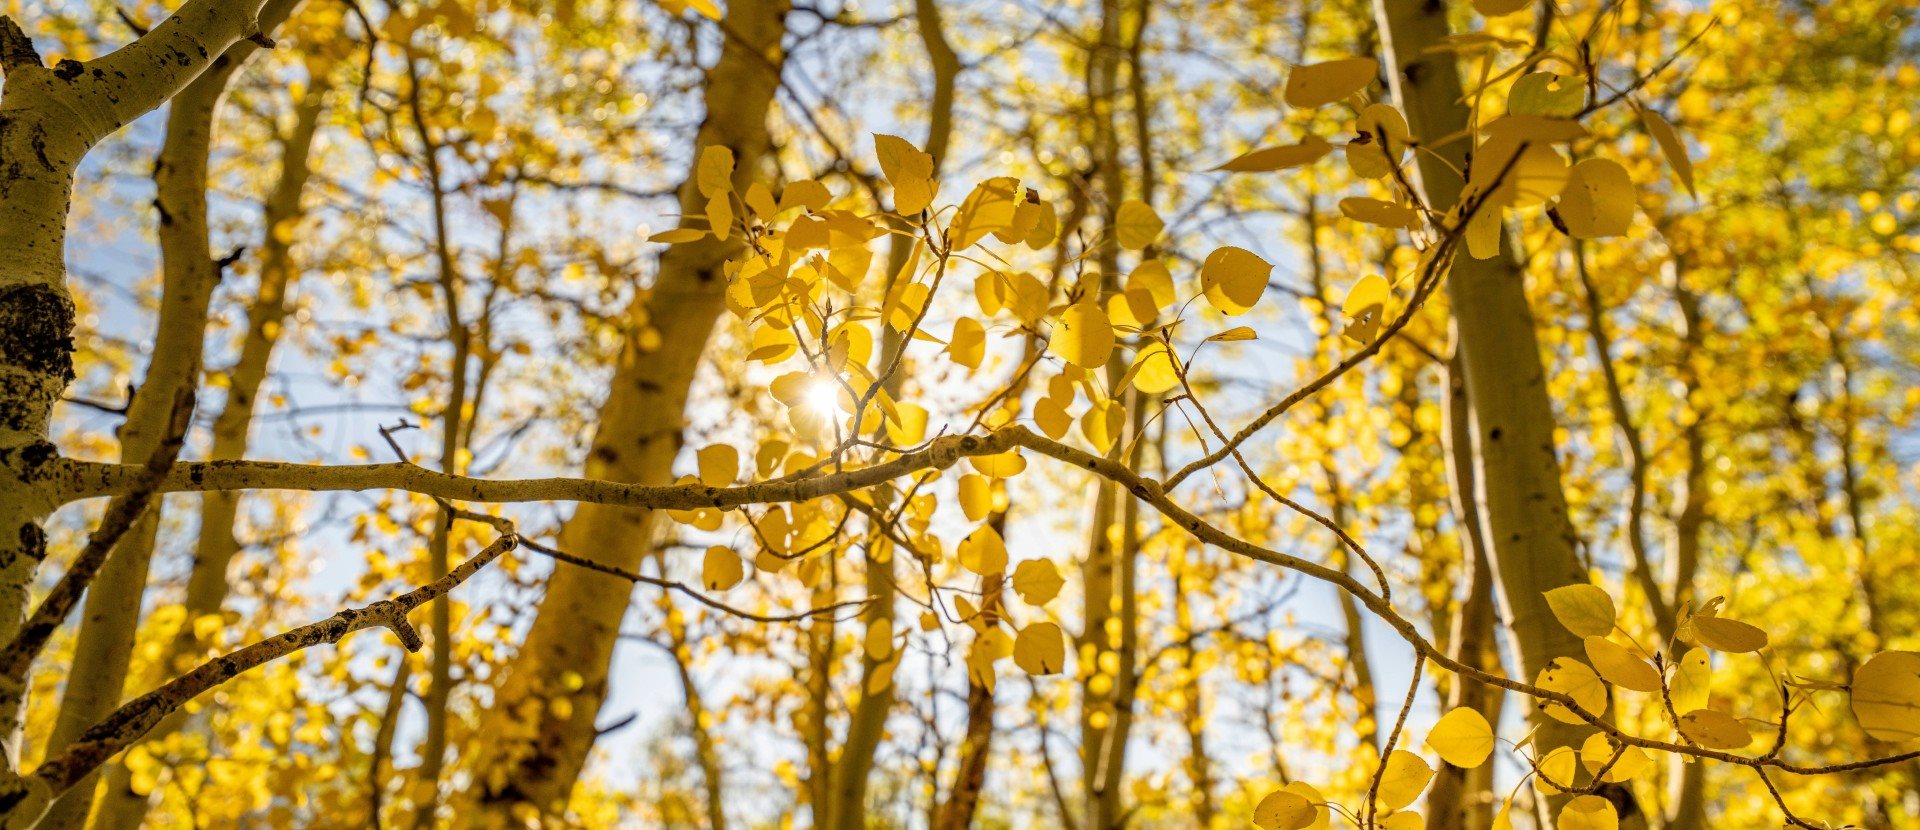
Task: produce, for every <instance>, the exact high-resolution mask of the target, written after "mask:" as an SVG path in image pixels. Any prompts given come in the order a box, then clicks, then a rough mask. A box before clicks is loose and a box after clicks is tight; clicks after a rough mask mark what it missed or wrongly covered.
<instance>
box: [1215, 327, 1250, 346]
mask: <svg viewBox="0 0 1920 830" xmlns="http://www.w3.org/2000/svg"><path fill="white" fill-rule="evenodd" d="M1258 339H1260V335H1259V334H1258V333H1256V332H1255V331H1254V330H1253V327H1252V326H1234V327H1233V328H1230V329H1227V330H1226V331H1223V332H1220V333H1219V334H1216V335H1214V336H1212V337H1209V338H1207V340H1206V342H1208V343H1237V342H1240V341H1242V340H1258Z"/></svg>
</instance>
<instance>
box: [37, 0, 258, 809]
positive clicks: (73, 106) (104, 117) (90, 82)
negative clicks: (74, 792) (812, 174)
mask: <svg viewBox="0 0 1920 830" xmlns="http://www.w3.org/2000/svg"><path fill="white" fill-rule="evenodd" d="M258 8H259V4H258V3H257V2H254V1H253V0H188V2H187V3H186V4H185V5H183V6H181V7H180V9H179V10H178V11H177V12H176V13H175V14H174V15H173V16H172V17H170V18H168V19H167V20H166V21H164V22H162V23H161V24H160V25H159V26H158V27H156V28H155V29H154V30H153V31H151V32H149V33H148V34H146V35H143V36H141V37H140V39H139V40H137V41H135V42H134V43H132V44H130V45H129V46H127V47H124V48H122V49H119V50H117V51H115V52H113V53H111V54H108V55H106V56H104V57H101V58H98V59H95V60H92V61H87V62H84V63H83V62H78V61H62V62H61V63H60V64H59V65H57V66H55V67H53V68H51V69H49V68H47V67H45V66H43V65H42V64H41V60H40V56H39V54H38V53H37V52H36V51H35V49H34V46H33V43H32V41H31V40H30V39H28V38H27V36H26V35H25V34H24V33H23V32H22V31H21V29H20V27H19V26H18V25H17V24H15V23H14V22H13V20H12V19H10V18H5V17H0V75H4V77H5V83H4V86H0V468H3V469H4V472H3V473H0V525H4V526H5V527H7V528H9V529H8V530H7V531H5V532H0V636H3V637H5V638H7V639H9V640H11V639H12V638H13V637H14V636H15V635H16V634H17V633H18V631H19V626H20V623H21V620H22V619H23V615H24V613H25V610H26V604H27V589H28V585H29V584H30V583H31V582H32V580H33V576H34V571H35V570H36V569H37V567H38V566H39V563H40V561H41V560H43V559H44V558H45V557H46V533H45V531H44V529H43V528H42V527H41V524H40V523H41V521H42V520H44V519H45V517H46V515H47V514H48V513H49V512H51V511H52V509H53V507H54V506H55V505H54V504H53V503H52V500H51V499H50V498H49V497H48V495H47V491H46V490H45V489H44V488H45V484H46V482H45V481H44V475H45V474H44V472H43V470H44V467H45V465H46V463H47V462H49V461H52V460H54V458H55V457H56V456H57V451H56V450H55V449H54V447H53V445H52V444H51V443H50V442H49V441H48V438H49V425H50V421H51V419H52V414H53V405H54V403H55V402H56V401H58V400H59V398H60V395H61V394H62V393H63V392H64V391H65V389H66V386H67V384H68V383H70V382H71V381H72V380H73V358H72V354H71V352H72V350H73V324H74V306H73V299H72V296H71V295H70V294H69V293H68V291H67V286H66V262H65V251H66V224H67V212H68V207H69V206H70V204H71V200H72V195H73V177H74V172H75V170H76V169H77V168H78V167H79V164H80V161H81V160H82V159H83V158H84V157H85V156H86V154H87V152H88V151H89V150H91V149H92V148H93V147H94V146H95V145H97V144H98V143H99V142H100V141H102V140H103V139H105V138H106V137H107V136H108V135H110V134H112V133H113V132H114V131H116V130H118V129H120V127H122V126H124V125H125V124H127V123H128V122H130V121H132V120H133V119H135V118H138V117H139V116H141V115H143V114H145V113H147V112H149V111H151V110H153V109H154V108H156V107H158V106H160V105H161V104H162V103H165V102H166V101H167V100H168V99H169V98H172V97H173V96H174V95H175V94H176V93H178V92H179V91H180V90H181V89H182V88H183V87H185V86H186V85H187V84H189V83H190V82H192V81H193V79H194V78H195V77H197V76H198V75H199V74H200V73H201V72H202V71H203V70H205V69H206V68H207V66H208V64H210V63H212V62H213V61H214V59H215V56H216V55H218V54H221V53H224V52H225V50H226V49H227V47H228V46H231V45H232V44H233V43H234V42H235V41H237V40H239V39H240V38H242V37H245V36H249V35H250V34H251V35H252V36H255V37H259V39H260V40H261V41H263V42H264V41H265V38H264V37H261V36H259V27H258V24H257V22H255V13H256V12H257V11H258ZM123 622H124V623H125V624H131V622H132V621H131V620H125V621H123ZM26 683H27V678H26V677H24V676H20V677H14V676H8V677H5V678H0V724H4V727H0V741H3V742H4V748H5V753H4V754H5V758H4V769H0V823H4V824H6V825H8V826H29V825H30V824H32V823H33V822H35V821H37V819H38V818H39V817H40V815H41V814H42V813H43V812H44V811H45V809H46V808H47V806H48V800H49V799H48V796H49V793H48V792H47V790H46V789H45V787H44V785H41V784H39V783H38V782H37V781H28V780H22V779H20V778H19V777H18V770H17V765H18V763H19V751H20V745H19V740H20V718H21V715H22V713H23V711H24V709H25V706H24V700H23V696H24V694H25V689H26ZM115 688H116V691H117V688H118V687H115Z"/></svg>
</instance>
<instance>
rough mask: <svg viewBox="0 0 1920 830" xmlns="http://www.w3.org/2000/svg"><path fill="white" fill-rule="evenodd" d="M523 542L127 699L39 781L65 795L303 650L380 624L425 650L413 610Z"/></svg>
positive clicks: (501, 544)
mask: <svg viewBox="0 0 1920 830" xmlns="http://www.w3.org/2000/svg"><path fill="white" fill-rule="evenodd" d="M517 543H518V537H516V536H513V535H511V534H503V535H501V536H500V537H499V538H498V539H495V540H494V541H493V543H492V544H490V545H487V546H486V547H485V548H484V549H482V550H481V551H480V552H479V553H476V554H474V555H473V556H472V557H471V558H469V559H468V560H467V561H465V562H462V563H460V566H459V567H457V568H454V569H453V570H452V571H449V572H448V573H447V575H446V576H444V577H441V578H440V579H437V580H435V581H433V582H431V583H429V584H427V585H423V586H420V587H418V588H415V589H413V590H411V591H408V592H407V593H404V594H401V595H400V596H397V597H394V598H392V599H384V600H381V601H379V602H375V603H373V604H371V605H367V606H364V607H360V608H349V609H346V610H343V611H341V612H339V613H337V614H334V615H333V616H331V617H328V618H326V619H324V620H321V621H319V622H316V623H311V624H309V625H303V626H301V627H299V628H295V629H293V630H291V631H287V632H285V633H282V634H279V635H277V636H274V637H271V638H268V639H265V640H261V641H259V642H257V643H254V644H252V645H249V646H246V647H244V648H241V649H239V650H238V651H234V652H231V653H229V654H226V655H223V656H221V657H216V658H214V659H212V660H209V661H207V662H205V663H202V664H201V665H200V666H199V667H198V668H195V669H194V670H193V671H190V672H187V673H186V674H183V675H181V676H180V677H178V678H176V679H174V680H173V681H171V682H169V683H167V684H165V685H163V686H161V687H159V688H157V689H154V690H153V691H151V692H148V693H146V694H144V695H141V696H139V697H137V698H134V699H133V700H131V701H128V702H127V703H126V704H125V705H123V706H121V707H120V708H119V709H117V710H115V711H114V713H113V714H111V715H108V716H107V717H106V719H104V720H102V721H100V722H99V723H96V724H94V725H93V726H92V727H90V728H88V729H87V731H86V732H84V733H81V735H80V739H79V740H77V741H75V742H74V743H73V745H71V746H69V747H68V748H67V750H66V752H65V753H63V754H62V755H61V756H60V757H58V758H55V759H53V760H51V761H48V762H47V763H45V764H42V765H41V766H40V768H39V769H37V770H35V771H34V773H33V778H34V779H35V780H37V781H40V782H42V783H44V784H45V785H46V786H47V787H48V789H49V790H50V791H51V793H52V794H53V795H59V794H60V793H62V792H65V791H66V790H67V789H68V788H70V787H72V786H73V785H74V784H75V783H76V782H78V781H80V780H81V779H83V778H85V777H86V776H87V774H88V773H91V772H92V771H93V770H94V769H95V768H97V767H99V766H100V765H101V764H102V763H105V762H106V760H107V759H108V758H110V757H112V756H113V755H114V753H117V752H119V751H120V750H122V749H125V748H126V747H128V746H130V745H131V744H132V743H133V742H134V741H137V740H139V739H140V738H141V736H144V735H145V734H146V733H147V731H148V730H150V729H152V728H153V727H154V725H155V724H157V723H159V722H160V720H161V719H162V718H165V717H166V716H167V715H169V714H171V713H172V712H173V711H175V710H177V709H179V708H180V707H181V706H184V705H186V703H187V702H188V701H190V700H193V699H194V698H197V697H199V696H200V695H202V694H205V693H207V692H208V691H210V690H212V689H213V688H214V687H216V686H219V685H220V684H222V683H225V682H227V681H228V680H232V679H233V678H234V677H237V676H239V675H240V674H241V673H243V672H246V671H248V670H250V669H253V668H256V667H258V666H261V665H264V664H266V663H269V662H272V661H274V660H278V659H280V658H282V657H285V656H287V655H289V654H292V653H294V652H296V651H301V650H304V649H308V648H312V647H314V646H318V645H327V644H333V643H338V642H340V641H341V640H342V639H345V638H346V636H347V635H348V634H352V633H354V632H356V631H361V630H364V629H368V628H376V627H378V628H388V629H392V630H393V633H394V635H395V636H398V637H399V638H400V643H401V645H403V646H405V647H406V649H407V650H408V651H418V650H419V649H420V646H421V639H420V632H418V631H415V630H414V628H413V624H412V623H410V622H408V621H407V614H408V612H410V611H412V610H413V609H415V608H418V607H420V606H422V605H425V604H426V603H428V602H430V601H432V600H434V599H436V598H438V597H441V596H444V595H446V594H447V593H448V592H450V591H452V590H453V589H454V588H457V587H459V586H460V584H461V583H464V582H466V581H467V580H468V579H469V578H471V577H472V576H473V575H474V574H475V573H478V572H479V571H480V569H481V568H484V567H486V566H487V565H488V564H489V563H491V562H492V561H493V560H495V559H497V558H499V557H500V555H501V554H504V553H506V552H507V551H510V550H513V548H514V546H515V545H516V544H517Z"/></svg>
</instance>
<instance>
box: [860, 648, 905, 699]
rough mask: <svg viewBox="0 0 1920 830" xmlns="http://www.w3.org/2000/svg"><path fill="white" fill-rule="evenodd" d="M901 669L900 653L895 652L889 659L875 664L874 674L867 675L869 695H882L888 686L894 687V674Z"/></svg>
mask: <svg viewBox="0 0 1920 830" xmlns="http://www.w3.org/2000/svg"><path fill="white" fill-rule="evenodd" d="M899 668H900V653H899V652H895V653H894V655H893V656H892V657H888V658H887V659H885V660H882V661H880V662H878V663H875V664H874V666H873V672H872V673H870V674H868V675H867V686H866V688H867V695H868V696H873V695H877V694H880V693H881V692H884V691H886V690H887V687H888V686H892V685H893V673H894V671H895V670H897V669H899Z"/></svg>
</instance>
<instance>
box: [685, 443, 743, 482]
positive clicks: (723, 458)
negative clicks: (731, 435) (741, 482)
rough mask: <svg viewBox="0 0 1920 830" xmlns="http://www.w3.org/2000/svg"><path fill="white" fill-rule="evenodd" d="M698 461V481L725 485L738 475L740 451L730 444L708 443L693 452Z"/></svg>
mask: <svg viewBox="0 0 1920 830" xmlns="http://www.w3.org/2000/svg"><path fill="white" fill-rule="evenodd" d="M694 458H695V459H696V460H697V461H699V463H700V483H701V484H705V485H707V486H708V487H725V486H727V485H729V484H732V483H733V481H734V479H736V478H738V477H739V476H740V451H739V450H736V449H734V448H733V445H731V444H709V445H707V446H705V447H701V448H700V451H699V452H697V453H694Z"/></svg>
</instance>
